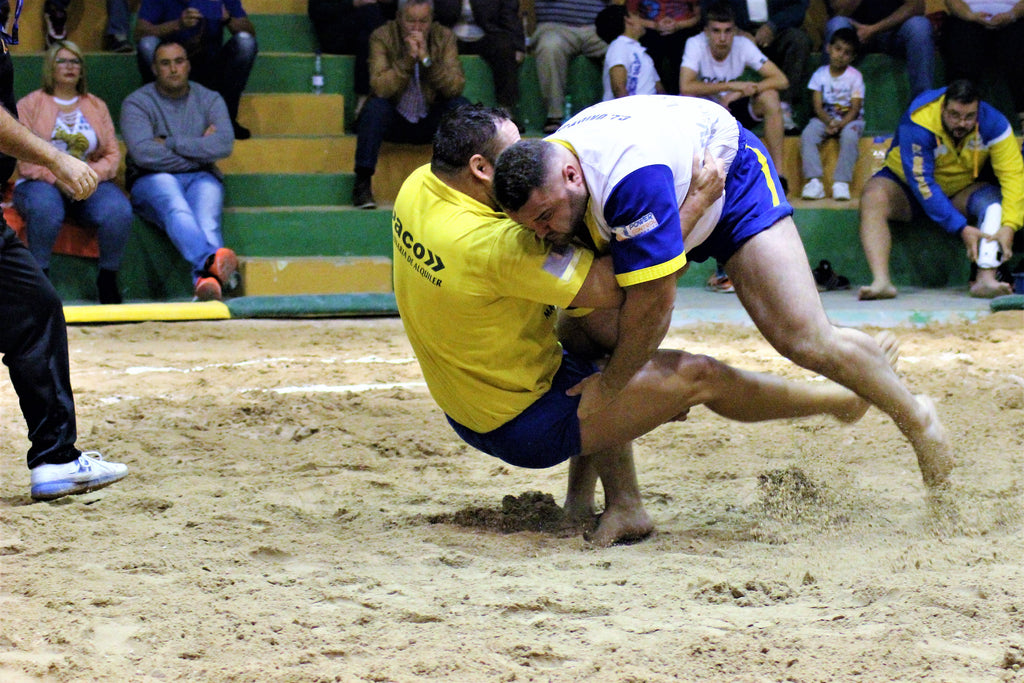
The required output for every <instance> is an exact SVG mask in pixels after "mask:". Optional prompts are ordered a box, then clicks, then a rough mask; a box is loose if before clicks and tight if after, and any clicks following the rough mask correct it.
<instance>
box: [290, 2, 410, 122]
mask: <svg viewBox="0 0 1024 683" xmlns="http://www.w3.org/2000/svg"><path fill="white" fill-rule="evenodd" d="M308 13H309V21H310V23H311V24H312V26H313V32H314V33H316V40H317V44H318V45H319V46H320V50H321V51H322V52H326V53H327V54H332V55H355V57H356V63H355V68H354V71H353V88H352V89H353V91H354V92H355V95H356V109H355V112H356V116H357V117H358V116H359V112H360V111H362V108H363V105H364V104H365V103H366V98H367V97H369V95H370V70H369V67H368V66H367V61H368V59H369V56H370V34H371V33H373V32H374V31H376V30H377V29H378V28H379V27H381V26H383V25H384V22H386V21H388V20H390V19H394V18H395V3H394V0H309V7H308Z"/></svg>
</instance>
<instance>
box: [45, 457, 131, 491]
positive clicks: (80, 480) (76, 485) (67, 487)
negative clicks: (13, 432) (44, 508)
mask: <svg viewBox="0 0 1024 683" xmlns="http://www.w3.org/2000/svg"><path fill="white" fill-rule="evenodd" d="M126 476H128V466H127V465H121V464H119V463H116V462H107V461H106V460H104V459H103V456H102V455H100V453H98V452H97V451H87V452H85V453H82V454H81V455H80V456H78V459H77V460H72V461H71V462H67V463H62V464H60V465H39V466H38V467H33V468H32V498H33V499H35V500H53V499H54V498H61V497H63V496H69V495H73V494H76V493H87V492H89V491H95V490H96V489H101V488H103V487H104V486H109V485H110V484H113V483H114V482H115V481H119V480H121V479H124V478H125V477H126Z"/></svg>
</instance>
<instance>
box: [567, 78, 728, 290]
mask: <svg viewBox="0 0 1024 683" xmlns="http://www.w3.org/2000/svg"><path fill="white" fill-rule="evenodd" d="M547 139H548V140H549V141H552V142H557V143H560V144H563V145H565V146H566V147H568V148H569V149H571V150H572V151H573V153H574V154H575V155H576V157H577V158H578V159H579V160H580V164H581V166H582V170H583V176H584V178H585V180H586V184H587V189H588V190H589V192H590V205H589V207H588V211H587V224H588V227H589V228H590V231H591V235H592V237H594V241H595V243H598V244H597V246H598V247H599V248H601V249H603V248H604V247H605V246H607V244H608V243H609V242H611V241H612V240H613V239H614V240H617V241H618V242H619V243H622V242H623V241H625V240H630V242H631V243H633V242H636V243H638V244H639V243H642V242H643V240H634V239H633V238H635V237H637V236H639V235H641V234H644V233H648V232H649V233H652V234H653V233H660V234H662V235H665V236H666V237H665V239H669V238H672V237H674V238H675V239H676V240H678V251H679V253H678V254H673V253H671V252H672V251H673V250H676V249H677V245H674V244H673V245H669V244H667V243H662V244H648V245H647V246H645V247H644V250H645V251H644V253H640V252H639V251H637V252H636V253H633V254H627V255H625V256H624V257H623V258H622V259H621V260H619V259H617V260H616V264H615V270H616V275H617V277H618V279H619V282H620V284H623V285H629V284H635V283H636V282H642V281H645V280H647V279H651V277H657V276H658V275H657V274H656V272H655V271H652V267H656V266H657V265H658V264H669V263H673V264H674V265H675V267H676V269H678V267H680V266H681V265H682V263H685V257H683V256H682V252H683V250H684V249H685V250H687V251H688V250H690V249H692V248H693V247H695V246H697V245H698V244H700V243H701V242H703V241H704V240H705V239H707V236H708V235H709V234H710V233H711V231H712V230H713V229H714V227H715V225H716V224H717V223H718V219H719V217H720V216H721V214H722V206H723V204H724V202H725V197H721V198H719V199H718V201H716V202H715V203H714V205H713V206H712V207H711V208H710V209H709V210H708V211H706V212H705V213H704V215H703V216H702V217H701V219H700V221H699V222H698V223H697V225H696V226H695V227H694V228H693V230H691V232H690V234H689V235H688V236H687V238H686V243H685V247H684V245H683V240H682V237H681V226H680V222H679V207H680V206H682V203H683V199H685V197H686V193H687V191H688V190H689V188H690V180H691V176H692V173H693V164H694V159H697V160H699V161H700V162H703V159H704V155H705V152H710V153H711V155H712V156H713V157H715V158H718V159H721V160H722V161H723V162H724V163H725V169H726V172H728V170H729V167H730V166H731V165H732V161H733V159H734V158H735V157H736V149H737V146H738V144H739V124H738V123H737V122H736V119H734V118H733V117H732V115H731V114H729V112H728V110H726V109H725V108H724V107H722V106H720V105H717V104H714V103H713V102H709V101H707V100H704V99H700V98H695V97H679V96H673V95H638V96H634V97H621V98H619V99H615V100H611V101H608V102H601V103H599V104H595V105H594V106H592V107H588V108H587V109H584V110H583V111H581V112H580V113H579V114H577V115H576V116H574V117H572V118H571V119H569V120H568V121H567V122H566V123H565V124H564V125H563V126H562V127H561V128H559V129H558V131H557V132H556V133H554V134H552V135H551V136H549V137H548V138H547ZM673 222H674V224H675V226H676V227H675V235H674V236H673V235H672V234H671V233H672V231H671V230H660V231H655V230H654V228H656V227H659V226H662V225H665V226H671V224H672V223H673ZM680 257H681V258H682V261H681V262H680V261H679V260H678V259H679V258H680ZM672 259H675V261H674V262H673V261H672ZM667 267H668V266H666V268H667ZM671 272H674V271H671ZM652 273H654V275H652Z"/></svg>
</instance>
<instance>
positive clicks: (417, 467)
mask: <svg viewBox="0 0 1024 683" xmlns="http://www.w3.org/2000/svg"><path fill="white" fill-rule="evenodd" d="M895 332H896V334H897V335H898V336H899V337H900V339H901V341H902V354H903V357H902V360H901V363H900V372H901V374H902V375H903V376H904V377H905V379H906V381H907V382H908V383H909V384H910V385H911V387H912V388H913V389H914V390H915V391H920V392H925V393H928V394H930V395H931V396H933V397H934V398H935V400H936V402H937V403H938V407H939V411H940V413H941V415H942V417H943V419H944V420H945V422H946V425H947V427H948V429H949V431H950V433H951V434H952V435H953V436H954V439H955V442H956V448H957V457H958V460H959V467H958V469H957V471H956V474H955V478H954V482H955V484H954V492H955V496H954V502H953V504H952V508H954V509H950V508H948V507H947V508H944V509H943V510H942V512H943V514H939V513H938V512H937V508H936V507H935V506H934V505H930V504H929V502H928V501H927V500H926V497H925V495H924V487H923V486H922V483H921V478H920V475H919V473H918V471H917V467H916V464H915V462H914V456H913V454H912V452H911V450H910V447H909V446H908V444H907V443H906V442H905V441H904V440H903V439H902V437H901V436H900V434H899V433H898V431H897V429H896V428H895V426H894V425H893V424H892V423H891V422H890V421H889V420H888V419H887V418H886V417H885V416H884V415H883V414H882V413H880V412H879V411H877V410H871V411H869V412H868V414H867V415H866V416H865V417H864V419H863V420H861V421H860V422H859V423H858V424H856V425H854V426H841V425H839V424H838V423H836V422H834V421H831V420H829V419H825V418H812V419H807V420H801V421H784V422H775V423H768V424H759V425H750V424H737V423H731V422H728V421H726V420H724V419H721V418H719V417H717V416H715V415H713V414H712V413H711V412H710V411H708V410H707V409H704V408H695V409H694V410H692V411H691V413H690V416H689V419H688V420H687V421H685V422H681V423H675V424H670V425H667V426H664V427H661V428H659V429H658V430H656V431H655V432H653V433H652V434H650V435H649V436H647V437H645V438H643V439H641V440H639V441H638V442H637V445H636V458H637V463H638V469H639V477H640V482H641V488H642V491H643V495H644V502H645V505H646V506H647V508H648V510H649V512H650V513H651V515H652V517H653V518H654V520H655V523H656V525H657V531H656V532H655V534H654V535H653V536H652V537H650V538H649V539H647V540H646V541H643V542H640V543H637V544H634V545H628V546H616V547H611V548H604V549H597V548H594V547H592V546H590V545H589V544H588V543H587V542H585V541H584V540H583V538H581V537H580V536H578V535H576V534H570V533H565V532H562V531H559V530H558V528H557V524H556V523H555V522H557V517H558V514H559V512H560V510H559V508H558V504H560V503H561V502H562V496H563V495H564V487H565V473H566V468H565V466H564V465H563V466H561V467H558V468H554V469H551V470H545V471H526V470H515V469H512V468H510V467H508V466H506V465H504V464H502V463H501V462H500V461H497V460H494V459H492V458H489V457H488V456H485V455H483V454H480V453H479V452H477V451H474V450H473V449H471V448H469V447H467V446H465V445H463V444H462V443H461V442H460V441H459V440H458V438H457V437H456V436H455V434H454V433H453V432H452V431H451V430H450V428H449V427H448V425H447V424H446V423H445V421H444V419H443V416H442V414H441V412H440V411H439V410H438V409H437V407H436V405H435V404H434V403H433V401H432V400H431V398H430V395H429V394H428V393H427V390H426V388H425V386H424V385H423V383H422V376H421V374H420V371H419V366H418V365H417V363H416V362H415V359H414V358H413V354H412V351H411V349H410V347H409V344H408V342H407V340H406V338H405V335H404V333H403V332H402V328H401V324H400V322H399V321H398V320H397V319H392V318H384V319H368V320H307V321H228V322H197V323H173V324H165V323H142V324H134V325H108V326H96V327H75V328H72V329H71V330H70V346H71V356H72V377H73V380H74V384H75V389H76V397H77V401H78V416H79V435H80V439H79V446H81V447H83V448H98V449H101V450H103V451H104V453H105V454H106V455H107V457H108V458H109V459H111V460H116V461H119V462H125V463H127V464H128V465H129V467H130V468H131V474H130V476H129V477H128V478H127V479H125V480H124V481H122V482H120V483H118V484H115V485H114V486H112V487H110V488H108V489H105V490H103V491H98V492H95V493H92V494H86V495H84V496H77V497H71V498H65V499H62V500H59V501H56V502H52V503H33V502H32V501H31V500H30V498H29V496H28V471H27V470H26V469H25V465H24V456H23V453H24V451H25V449H26V448H27V442H26V441H25V436H24V423H23V422H22V420H21V415H20V412H19V411H18V408H17V402H16V397H15V395H14V392H13V390H12V389H11V387H10V384H9V382H8V381H7V377H6V373H4V374H3V375H2V379H0V414H2V415H3V420H2V422H0V444H2V451H3V457H2V459H0V471H2V477H0V518H2V526H0V680H2V681H8V682H14V683H17V682H20V681H169V680H187V681H261V682H262V681H294V682H304V681H414V680H452V681H631V682H638V681H669V680H673V681H678V680H683V681H849V680H857V681H889V680H913V681H1011V680H1024V533H1022V524H1024V324H1022V318H1021V315H1020V313H1019V312H1015V313H1001V314H997V315H992V316H989V317H987V318H985V319H983V320H981V321H979V322H976V323H972V324H966V323H964V324H945V325H935V326H931V327H927V328H915V329H911V328H906V329H897V330H895ZM665 346H668V347H675V348H685V349H687V350H689V351H693V352H700V353H709V354H711V355H714V356H716V357H719V358H721V359H723V360H726V361H728V362H730V363H732V364H734V365H738V366H740V367H744V368H748V369H755V370H765V371H772V372H777V373H780V374H783V375H786V376H789V377H794V378H804V379H807V380H808V381H816V380H815V379H814V378H813V377H812V376H811V375H810V374H809V373H807V372H805V371H803V370H801V369H799V368H797V367H795V366H793V365H792V364H791V363H789V362H788V361H786V360H785V359H782V358H780V357H779V356H778V355H777V354H776V353H775V352H774V351H773V350H772V349H771V348H770V347H768V345H767V344H766V343H765V342H764V341H763V339H762V338H761V337H760V336H759V335H758V333H757V332H756V331H755V330H753V329H752V328H745V327H739V326H729V325H702V326H700V327H688V328H680V329H673V330H672V331H671V332H670V335H669V338H668V339H667V340H666V342H665ZM599 498H600V496H599Z"/></svg>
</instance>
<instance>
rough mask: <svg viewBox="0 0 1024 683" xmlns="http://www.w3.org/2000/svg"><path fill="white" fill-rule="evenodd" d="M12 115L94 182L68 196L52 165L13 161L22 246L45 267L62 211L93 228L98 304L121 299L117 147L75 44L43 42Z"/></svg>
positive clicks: (123, 207) (124, 203)
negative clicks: (36, 75)
mask: <svg viewBox="0 0 1024 683" xmlns="http://www.w3.org/2000/svg"><path fill="white" fill-rule="evenodd" d="M18 118H20V119H21V121H22V123H24V124H25V125H26V126H28V127H29V128H31V129H32V132H33V133H35V134H36V135H38V136H39V137H41V138H42V139H44V140H46V141H48V142H50V144H52V145H53V146H54V147H56V148H57V149H59V150H60V151H62V152H65V153H67V154H70V155H71V156H73V157H75V158H76V159H80V160H82V161H84V162H86V163H87V164H89V166H90V167H91V168H92V170H93V171H95V172H96V175H97V177H98V178H99V185H98V186H97V187H96V191H95V192H94V193H93V194H92V195H91V196H89V198H88V199H83V200H81V201H75V200H73V199H71V198H70V197H68V196H66V195H64V194H63V193H62V192H61V190H60V188H58V187H57V186H56V184H55V183H56V177H55V176H54V175H53V172H52V171H51V170H50V169H48V168H46V167H45V166H41V165H39V164H34V163H31V162H28V161H21V162H18V175H19V178H18V182H17V184H16V185H15V186H14V207H15V208H16V209H17V210H18V213H20V214H21V215H22V217H23V218H24V219H25V227H26V229H27V232H28V242H29V250H30V251H31V252H32V256H33V257H35V259H36V262H37V263H38V264H39V267H40V268H42V269H43V272H44V273H46V274H47V275H49V268H50V253H51V252H52V251H53V244H54V242H56V241H57V234H58V233H59V232H60V228H61V224H62V223H63V222H64V219H65V217H71V218H74V219H75V220H76V221H78V222H79V223H81V224H82V225H85V226H88V227H90V228H95V229H96V232H97V238H98V241H99V246H100V263H99V266H100V268H99V276H98V277H97V278H96V288H97V289H98V290H99V301H100V303H101V304H119V303H121V291H120V289H119V288H118V285H117V272H118V271H119V270H120V269H121V258H122V256H123V255H124V249H125V246H126V245H127V244H128V235H129V234H130V232H131V229H132V207H131V204H130V203H129V202H128V198H127V197H125V195H124V192H122V191H121V188H120V187H118V186H117V183H116V182H115V180H114V179H115V176H116V175H117V167H118V165H119V164H120V163H121V149H120V147H119V146H118V142H117V136H116V134H115V133H114V122H113V120H112V119H111V118H110V112H109V111H108V110H107V105H106V103H105V102H104V101H103V100H101V99H100V98H98V97H96V96H95V95H92V94H90V93H89V91H88V90H87V88H86V78H85V61H84V58H83V55H82V51H81V50H80V49H79V48H78V46H77V45H75V44H74V43H72V42H70V41H58V42H56V43H54V44H53V45H51V46H50V49H49V50H47V51H46V56H45V57H44V58H43V87H42V88H41V89H40V90H35V91H33V92H31V93H29V94H28V95H26V96H25V97H23V98H21V100H19V101H18Z"/></svg>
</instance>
